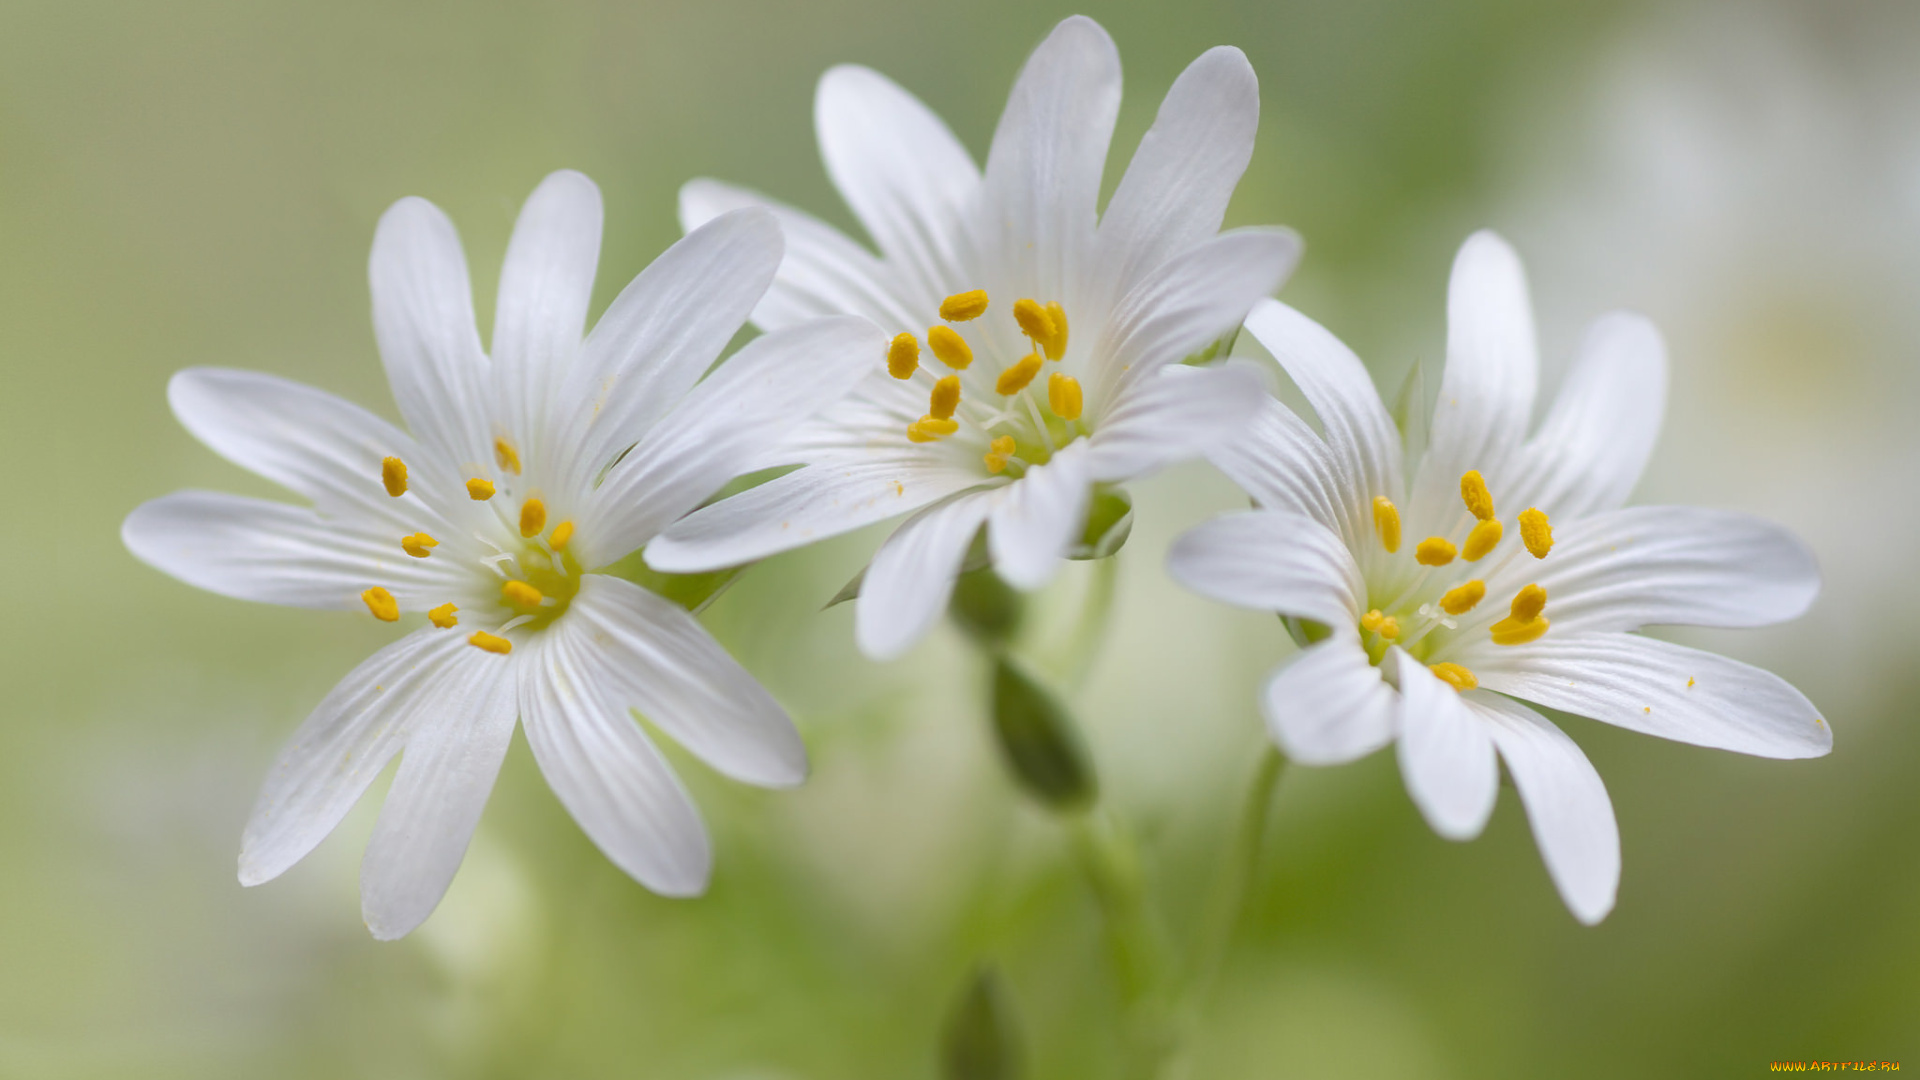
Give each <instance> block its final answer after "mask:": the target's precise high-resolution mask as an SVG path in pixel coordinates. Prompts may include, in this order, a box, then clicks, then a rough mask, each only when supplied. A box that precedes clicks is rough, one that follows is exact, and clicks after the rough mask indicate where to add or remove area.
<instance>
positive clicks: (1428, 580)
mask: <svg viewBox="0 0 1920 1080" xmlns="http://www.w3.org/2000/svg"><path fill="white" fill-rule="evenodd" d="M1460 501H1461V503H1462V504H1464V506H1465V507H1466V511H1467V512H1466V514H1465V515H1463V516H1462V519H1461V520H1460V522H1459V523H1458V524H1457V525H1456V526H1455V528H1454V529H1453V531H1452V533H1451V534H1450V535H1445V536H1429V537H1426V538H1425V539H1423V540H1421V541H1420V542H1419V543H1417V544H1415V545H1414V547H1413V551H1412V552H1411V553H1410V554H1411V558H1412V562H1413V566H1408V565H1406V563H1405V562H1404V561H1402V560H1403V559H1404V558H1405V556H1401V555H1400V547H1401V535H1400V511H1399V508H1398V507H1396V506H1394V504H1393V501H1392V500H1391V499H1388V498H1387V497H1386V496H1384V495H1382V496H1378V497H1376V498H1375V499H1374V500H1373V527H1374V534H1375V536H1376V537H1377V538H1378V539H1379V541H1380V546H1381V547H1382V548H1383V549H1385V551H1386V553H1387V554H1388V555H1390V556H1396V558H1395V559H1394V560H1393V571H1392V572H1391V573H1388V574H1385V575H1383V577H1384V578H1385V580H1386V581H1387V582H1388V583H1390V585H1391V587H1390V588H1377V587H1375V586H1374V583H1371V582H1370V583H1369V591H1368V595H1367V603H1368V610H1367V613H1366V614H1365V615H1363V616H1361V618H1360V631H1361V634H1362V637H1363V640H1364V643H1365V645H1366V648H1367V656H1368V658H1369V659H1370V660H1371V661H1372V662H1373V663H1374V664H1375V665H1378V664H1379V663H1380V661H1381V660H1383V659H1385V657H1386V654H1387V649H1388V648H1389V647H1390V646H1394V645H1398V646H1399V647H1400V648H1402V649H1404V650H1406V652H1407V653H1408V654H1409V655H1411V656H1412V657H1413V658H1414V659H1416V660H1420V661H1422V662H1423V663H1425V664H1427V666H1428V668H1429V669H1430V670H1432V671H1433V673H1434V674H1435V675H1437V676H1439V677H1440V678H1441V679H1442V680H1443V681H1445V682H1446V683H1447V684H1448V685H1450V686H1452V687H1453V688H1454V689H1456V690H1471V689H1473V688H1474V687H1476V686H1478V685H1479V684H1480V683H1479V679H1478V678H1476V677H1475V676H1474V674H1473V672H1472V671H1470V670H1469V669H1468V668H1466V667H1465V666H1464V665H1462V664H1459V663H1457V662H1454V661H1452V660H1450V659H1449V657H1450V656H1451V655H1453V654H1455V653H1456V652H1458V651H1459V650H1460V649H1461V648H1463V647H1464V646H1465V645H1467V644H1468V643H1470V642H1472V641H1475V640H1478V636H1479V635H1480V634H1482V633H1484V634H1486V635H1488V637H1490V638H1491V640H1492V641H1493V643H1494V644H1496V645H1524V644H1526V643H1527V642H1530V641H1537V640H1539V638H1540V636H1541V635H1543V634H1545V633H1546V632H1547V629H1548V627H1549V625H1550V623H1549V622H1548V620H1547V618H1546V615H1545V612H1546V607H1547V591H1546V590H1545V589H1543V588H1541V587H1540V586H1539V585H1538V584H1529V585H1527V586H1526V587H1524V588H1522V589H1521V590H1520V591H1519V592H1517V593H1516V594H1514V596H1513V598H1512V600H1511V602H1510V603H1509V605H1508V609H1507V616H1506V617H1505V618H1498V619H1497V618H1496V616H1497V611H1498V609H1497V608H1489V609H1483V608H1481V601H1483V600H1485V599H1486V597H1487V579H1488V578H1491V577H1495V576H1497V575H1498V574H1499V573H1500V572H1501V571H1503V570H1505V569H1506V568H1507V567H1508V566H1509V565H1510V564H1512V562H1513V561H1514V560H1515V559H1517V558H1519V557H1520V556H1521V554H1522V553H1523V552H1524V553H1525V554H1527V555H1531V556H1532V557H1533V558H1535V559H1545V558H1546V557H1547V555H1548V553H1549V552H1551V551H1552V550H1553V529H1552V525H1551V523H1550V522H1549V521H1548V520H1547V515H1546V514H1545V513H1543V512H1542V511H1540V510H1539V509H1536V508H1533V507H1529V508H1527V509H1526V510H1524V511H1522V512H1521V513H1520V515H1519V517H1518V518H1517V519H1516V524H1518V525H1519V533H1520V543H1519V544H1518V545H1509V546H1508V550H1507V552H1506V553H1505V554H1504V555H1503V556H1502V557H1501V558H1500V560H1499V561H1498V562H1496V563H1494V564H1493V566H1492V568H1491V569H1490V570H1486V571H1485V572H1484V573H1483V572H1481V571H1480V568H1479V567H1478V566H1477V565H1476V564H1479V563H1480V562H1481V561H1482V560H1484V559H1486V558H1487V557H1488V556H1490V555H1492V554H1493V553H1494V552H1495V551H1497V550H1499V548H1500V547H1501V545H1502V543H1503V542H1504V541H1505V540H1506V539H1507V536H1506V528H1505V526H1503V525H1502V524H1501V522H1500V519H1499V518H1498V517H1497V516H1495V514H1494V509H1493V493H1492V492H1491V491H1489V490H1488V489H1487V484H1486V480H1485V479H1484V478H1483V477H1482V476H1481V475H1480V473H1479V471H1478V470H1473V471H1469V472H1467V473H1466V474H1465V475H1463V476H1461V477H1460ZM1416 568H1417V569H1416Z"/></svg>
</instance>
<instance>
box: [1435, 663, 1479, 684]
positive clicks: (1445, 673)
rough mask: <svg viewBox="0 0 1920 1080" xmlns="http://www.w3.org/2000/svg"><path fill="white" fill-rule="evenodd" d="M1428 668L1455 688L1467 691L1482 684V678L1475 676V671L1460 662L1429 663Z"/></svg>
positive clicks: (1442, 680)
mask: <svg viewBox="0 0 1920 1080" xmlns="http://www.w3.org/2000/svg"><path fill="white" fill-rule="evenodd" d="M1427 670H1428V671H1431V672H1433V673H1434V674H1435V675H1438V676H1440V681H1441V682H1443V683H1446V684H1447V685H1448V686H1451V687H1453V688H1454V689H1455V690H1461V691H1466V690H1471V689H1473V688H1474V687H1476V686H1479V685H1480V680H1479V679H1477V678H1475V677H1474V674H1473V672H1471V671H1469V670H1467V669H1466V668H1465V667H1463V666H1461V665H1459V664H1455V663H1451V662H1443V663H1439V664H1428V665H1427Z"/></svg>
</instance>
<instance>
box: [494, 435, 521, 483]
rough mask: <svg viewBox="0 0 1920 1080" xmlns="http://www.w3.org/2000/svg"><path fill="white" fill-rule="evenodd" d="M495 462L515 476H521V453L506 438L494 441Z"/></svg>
mask: <svg viewBox="0 0 1920 1080" xmlns="http://www.w3.org/2000/svg"><path fill="white" fill-rule="evenodd" d="M493 460H495V461H497V462H499V463H500V467H501V468H502V469H505V470H506V471H508V472H510V473H512V474H513V475H515V476H519V475H520V451H519V450H517V449H515V448H514V445H513V444H512V443H510V442H508V441H507V440H506V439H504V438H498V439H495V440H493Z"/></svg>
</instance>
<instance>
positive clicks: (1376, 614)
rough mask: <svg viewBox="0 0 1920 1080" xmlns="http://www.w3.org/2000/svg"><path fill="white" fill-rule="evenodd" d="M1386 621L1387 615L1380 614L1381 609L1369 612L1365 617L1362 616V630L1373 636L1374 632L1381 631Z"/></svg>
mask: <svg viewBox="0 0 1920 1080" xmlns="http://www.w3.org/2000/svg"><path fill="white" fill-rule="evenodd" d="M1386 619H1387V617H1386V616H1385V615H1382V614H1380V609H1379V608H1374V609H1373V610H1372V611H1369V612H1367V613H1366V614H1365V615H1362V616H1360V629H1362V630H1365V631H1366V632H1367V633H1369V634H1371V633H1373V632H1374V631H1376V630H1379V629H1380V624H1381V623H1383V622H1385V621H1386Z"/></svg>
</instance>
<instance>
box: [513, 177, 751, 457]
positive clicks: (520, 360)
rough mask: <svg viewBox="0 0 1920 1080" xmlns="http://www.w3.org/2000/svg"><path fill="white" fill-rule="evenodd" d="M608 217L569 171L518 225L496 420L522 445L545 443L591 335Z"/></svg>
mask: <svg viewBox="0 0 1920 1080" xmlns="http://www.w3.org/2000/svg"><path fill="white" fill-rule="evenodd" d="M601 220H602V212H601V208H600V189H599V188H597V187H595V186H594V184H593V181H591V180H589V179H587V178H586V177H585V176H582V175H581V174H579V173H577V172H573V171H571V170H566V171H562V172H556V173H553V174H551V175H550V176H548V177H547V178H546V179H545V180H543V181H541V183H540V186H539V187H538V188H535V189H534V192H533V194H532V195H531V196H529V197H528V199H527V203H526V205H525V206H523V207H522V208H521V209H520V219H519V221H517V222H515V224H514V226H513V239H512V240H511V241H510V242H509V243H508V244H507V257H506V261H505V262H504V263H502V264H501V266H500V293H499V299H498V301H497V302H496V303H495V305H494V315H493V341H492V345H493V351H492V356H493V364H494V390H495V393H496V394H497V395H498V400H497V401H496V402H495V405H494V408H495V414H494V415H496V416H499V417H501V418H503V419H504V420H505V421H506V423H507V426H508V428H509V430H510V431H511V432H512V433H513V435H514V436H515V437H516V438H517V439H518V440H519V443H520V445H521V446H522V447H534V446H542V445H543V440H544V437H545V436H546V434H547V433H546V432H545V431H544V430H543V429H544V427H545V423H544V422H545V420H546V419H547V402H548V395H549V394H551V393H553V391H554V390H555V388H557V387H558V386H559V385H560V379H561V377H562V376H563V375H564V374H565V373H566V370H567V367H568V366H569V365H571V364H572V362H573V358H574V354H575V353H576V352H578V351H579V349H580V338H581V335H582V334H584V333H585V332H586V325H587V303H588V301H590V300H591V299H592V298H593V275H594V270H595V268H596V267H598V266H599V263H600V226H601ZM741 321H743V322H744V321H745V319H744V317H743V318H742V320H741ZM736 325H738V324H736ZM714 352H715V354H716V355H717V354H718V352H719V350H718V349H716V350H714ZM567 437H568V438H571V437H572V433H568V435H567Z"/></svg>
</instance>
